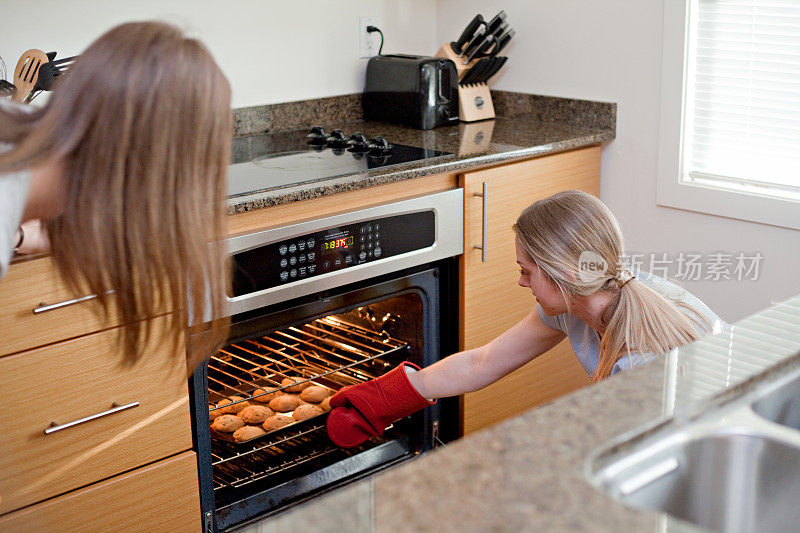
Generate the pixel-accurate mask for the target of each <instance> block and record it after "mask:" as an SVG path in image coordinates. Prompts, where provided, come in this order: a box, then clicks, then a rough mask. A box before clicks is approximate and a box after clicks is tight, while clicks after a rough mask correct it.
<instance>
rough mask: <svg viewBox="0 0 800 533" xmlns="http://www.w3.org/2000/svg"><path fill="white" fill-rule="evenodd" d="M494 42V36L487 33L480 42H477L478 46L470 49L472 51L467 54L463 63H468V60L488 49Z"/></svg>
mask: <svg viewBox="0 0 800 533" xmlns="http://www.w3.org/2000/svg"><path fill="white" fill-rule="evenodd" d="M494 42H495V39H494V36H493V35H491V34H489V35H487V36H486V38H485V39H484V41H483V42H482V43H481V44H479V45H478V47H477V48H475V49H474V50H473V51H472V53H470V54H469V56H468V57H467V60H466V61H464V64H465V65H467V64H469V62H470V61H472V60H473V59H475V57H476V56H478V55H480V54H482V53H484V52H485V51H486V50H488V49H489V47H490V46H492V44H493V43H494Z"/></svg>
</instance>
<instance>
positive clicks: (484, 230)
mask: <svg viewBox="0 0 800 533" xmlns="http://www.w3.org/2000/svg"><path fill="white" fill-rule="evenodd" d="M472 195H473V196H480V197H481V198H482V199H483V221H482V222H481V243H480V245H478V244H476V245H474V246H473V248H474V249H476V250H480V251H481V262H482V263H485V262H486V249H487V248H488V244H489V243H488V242H487V241H488V240H489V209H488V205H487V201H488V199H489V184H488V183H486V182H485V181H484V182H483V192H476V193H472Z"/></svg>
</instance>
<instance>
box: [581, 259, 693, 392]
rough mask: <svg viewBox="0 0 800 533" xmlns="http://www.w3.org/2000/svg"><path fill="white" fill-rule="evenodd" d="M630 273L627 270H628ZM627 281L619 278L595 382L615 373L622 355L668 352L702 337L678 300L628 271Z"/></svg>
mask: <svg viewBox="0 0 800 533" xmlns="http://www.w3.org/2000/svg"><path fill="white" fill-rule="evenodd" d="M624 272H627V271H624ZM628 276H630V278H628V279H627V280H626V281H624V282H622V283H620V281H619V279H620V276H618V277H617V278H615V280H614V281H616V285H617V286H618V291H619V297H618V298H616V299H615V300H614V301H613V302H612V303H611V305H610V306H609V308H610V309H609V310H610V312H611V316H610V317H609V318H608V320H607V321H606V324H605V332H604V333H603V338H602V340H601V342H600V360H599V361H598V363H597V368H596V369H595V372H594V376H592V381H600V380H602V379H604V378H607V377H608V376H610V375H611V370H612V369H613V368H614V365H615V364H616V362H617V361H618V360H619V359H621V358H622V357H629V356H630V354H632V353H648V352H649V353H656V354H661V353H666V352H668V351H669V350H671V349H673V348H675V347H678V346H682V345H684V344H686V343H689V342H691V341H693V340H696V339H697V338H699V334H698V331H697V327H699V326H701V324H699V323H695V322H694V321H693V320H692V319H691V318H689V317H688V316H687V315H686V314H685V313H684V312H683V311H681V309H680V307H685V304H682V303H676V302H673V301H671V300H668V299H666V298H664V297H663V296H661V295H660V294H659V293H657V292H656V291H654V290H653V289H651V288H650V287H648V286H647V285H645V284H644V283H642V282H641V281H639V280H637V279H635V277H633V276H631V275H630V273H628Z"/></svg>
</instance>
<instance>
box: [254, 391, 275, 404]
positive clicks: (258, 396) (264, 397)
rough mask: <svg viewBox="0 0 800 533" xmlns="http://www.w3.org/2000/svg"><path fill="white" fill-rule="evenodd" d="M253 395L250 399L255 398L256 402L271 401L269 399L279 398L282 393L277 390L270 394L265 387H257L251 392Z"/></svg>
mask: <svg viewBox="0 0 800 533" xmlns="http://www.w3.org/2000/svg"><path fill="white" fill-rule="evenodd" d="M251 395H252V396H253V397H252V398H250V399H251V400H253V401H254V402H258V403H269V401H270V400H271V399H273V398H277V397H278V396H280V395H281V393H280V392H278V391H275V392H270V393H269V394H267V391H266V390H264V389H256V390H254V391H253V392H252V393H251Z"/></svg>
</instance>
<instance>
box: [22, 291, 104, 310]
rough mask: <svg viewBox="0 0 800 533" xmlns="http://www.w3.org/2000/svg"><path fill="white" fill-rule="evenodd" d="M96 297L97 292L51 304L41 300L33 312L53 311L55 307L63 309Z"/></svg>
mask: <svg viewBox="0 0 800 533" xmlns="http://www.w3.org/2000/svg"><path fill="white" fill-rule="evenodd" d="M94 298H97V295H96V294H90V295H89V296H81V297H80V298H73V299H72V300H64V301H63V302H58V303H54V304H49V305H48V304H47V303H45V302H41V303H39V305H38V306H37V307H35V308H34V310H33V314H34V315H38V314H40V313H46V312H47V311H52V310H53V309H61V308H62V307H67V306H68V305H73V304H78V303H81V302H85V301H86V300H92V299H94Z"/></svg>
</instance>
